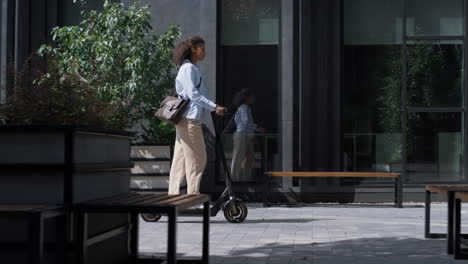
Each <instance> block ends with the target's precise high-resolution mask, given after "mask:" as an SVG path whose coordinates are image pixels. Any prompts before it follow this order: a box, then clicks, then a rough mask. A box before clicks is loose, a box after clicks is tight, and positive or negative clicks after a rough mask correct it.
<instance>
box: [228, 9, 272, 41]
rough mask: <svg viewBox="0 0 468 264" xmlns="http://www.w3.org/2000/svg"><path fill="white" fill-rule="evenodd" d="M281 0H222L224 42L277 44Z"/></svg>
mask: <svg viewBox="0 0 468 264" xmlns="http://www.w3.org/2000/svg"><path fill="white" fill-rule="evenodd" d="M279 10H280V1H278V0H222V1H221V20H222V22H221V41H222V44H223V45H277V44H278V21H279Z"/></svg>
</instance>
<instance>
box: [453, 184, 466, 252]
mask: <svg viewBox="0 0 468 264" xmlns="http://www.w3.org/2000/svg"><path fill="white" fill-rule="evenodd" d="M462 201H468V192H457V193H455V205H454V207H453V211H454V212H453V214H454V229H453V256H454V258H456V259H468V249H462V248H461V244H462V243H461V239H462V237H463V238H467V237H466V235H465V236H464V235H462V234H461V202H462Z"/></svg>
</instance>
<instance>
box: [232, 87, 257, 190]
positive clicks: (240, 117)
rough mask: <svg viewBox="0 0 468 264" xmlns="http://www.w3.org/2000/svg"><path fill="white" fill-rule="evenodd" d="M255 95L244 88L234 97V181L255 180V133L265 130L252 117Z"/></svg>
mask: <svg viewBox="0 0 468 264" xmlns="http://www.w3.org/2000/svg"><path fill="white" fill-rule="evenodd" d="M253 103H254V95H253V93H252V91H251V90H249V89H242V90H241V91H240V92H239V93H238V94H237V95H236V96H235V99H234V104H235V106H236V107H237V111H236V113H235V117H234V121H235V123H236V131H235V132H234V135H233V141H234V142H233V143H234V148H233V152H232V163H231V174H232V177H233V180H234V181H253V180H254V179H253V177H252V168H253V165H254V163H255V153H254V141H253V140H254V134H255V131H259V132H263V131H264V129H263V128H259V127H257V125H256V124H255V123H254V120H253V117H252V109H251V105H252V104H253Z"/></svg>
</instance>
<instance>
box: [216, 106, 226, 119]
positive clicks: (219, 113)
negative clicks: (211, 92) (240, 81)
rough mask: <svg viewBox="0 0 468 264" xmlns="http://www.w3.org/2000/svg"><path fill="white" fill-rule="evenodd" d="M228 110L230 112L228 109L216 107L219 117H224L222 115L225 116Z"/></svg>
mask: <svg viewBox="0 0 468 264" xmlns="http://www.w3.org/2000/svg"><path fill="white" fill-rule="evenodd" d="M227 110H228V109H227V108H226V107H223V106H220V105H217V106H216V109H215V112H216V114H217V115H220V116H222V115H224V113H226V112H227Z"/></svg>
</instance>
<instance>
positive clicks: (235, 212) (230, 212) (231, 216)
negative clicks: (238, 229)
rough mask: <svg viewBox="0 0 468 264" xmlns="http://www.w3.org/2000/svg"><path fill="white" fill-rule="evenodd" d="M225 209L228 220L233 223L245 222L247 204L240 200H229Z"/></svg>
mask: <svg viewBox="0 0 468 264" xmlns="http://www.w3.org/2000/svg"><path fill="white" fill-rule="evenodd" d="M223 211H224V217H225V218H226V220H227V221H228V222H229V223H233V224H237V223H242V222H244V220H245V218H247V213H248V210H247V206H246V205H245V204H244V203H242V202H240V201H238V200H235V201H229V202H227V203H226V204H225V205H224V210H223Z"/></svg>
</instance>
